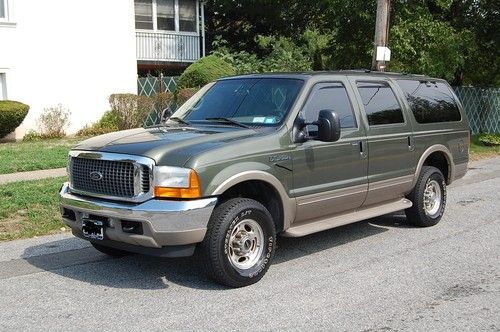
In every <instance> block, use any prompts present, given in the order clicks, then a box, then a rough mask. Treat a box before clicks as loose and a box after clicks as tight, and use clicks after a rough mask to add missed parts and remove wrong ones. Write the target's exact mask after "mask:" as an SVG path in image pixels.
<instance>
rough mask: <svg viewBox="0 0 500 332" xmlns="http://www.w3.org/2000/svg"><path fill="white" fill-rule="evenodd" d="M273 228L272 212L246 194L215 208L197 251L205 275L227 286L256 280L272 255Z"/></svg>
mask: <svg viewBox="0 0 500 332" xmlns="http://www.w3.org/2000/svg"><path fill="white" fill-rule="evenodd" d="M275 247H276V231H275V227H274V222H273V220H272V217H271V214H270V213H269V211H267V209H266V208H265V207H264V206H263V205H262V204H260V203H259V202H257V201H255V200H252V199H247V198H234V199H230V200H227V201H226V202H224V203H222V204H221V205H219V206H218V207H216V208H215V210H214V212H213V214H212V217H211V218H210V221H209V224H208V229H207V234H206V235H205V239H204V240H203V242H202V243H201V246H200V251H201V255H202V257H203V261H204V265H205V270H206V272H207V274H208V276H209V277H210V278H211V279H213V280H215V281H217V282H219V283H221V284H223V285H226V286H229V287H244V286H248V285H251V284H254V283H256V282H257V281H259V280H260V279H261V278H262V277H263V276H264V274H265V273H266V272H267V270H268V268H269V266H270V265H271V261H272V259H273V257H274V252H275Z"/></svg>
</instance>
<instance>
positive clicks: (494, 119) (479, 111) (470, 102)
mask: <svg viewBox="0 0 500 332" xmlns="http://www.w3.org/2000/svg"><path fill="white" fill-rule="evenodd" d="M453 89H454V90H455V93H456V94H457V96H458V98H459V99H460V101H461V102H462V105H463V106H464V110H465V113H466V114H467V117H468V118H469V123H470V127H471V130H472V133H473V134H479V133H500V88H473V87H454V88H453Z"/></svg>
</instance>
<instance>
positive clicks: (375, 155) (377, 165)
mask: <svg viewBox="0 0 500 332" xmlns="http://www.w3.org/2000/svg"><path fill="white" fill-rule="evenodd" d="M351 84H352V85H353V86H354V87H355V90H356V92H357V94H358V97H359V102H361V104H362V105H360V108H361V109H362V112H361V113H362V115H363V117H364V119H365V122H366V124H367V137H368V159H369V161H368V194H367V196H366V200H365V202H364V206H369V205H372V204H377V203H381V202H385V201H389V200H392V199H396V198H399V197H402V196H403V195H404V194H405V193H407V192H408V191H410V190H411V185H412V181H413V174H414V172H415V157H414V150H415V146H414V142H413V140H414V138H413V131H412V128H411V123H410V121H408V119H407V115H406V112H403V107H404V106H403V105H404V102H403V100H402V99H401V96H399V95H397V94H396V93H395V88H394V86H393V83H392V82H390V81H389V80H387V79H378V78H377V79H365V78H359V79H356V78H352V79H351Z"/></svg>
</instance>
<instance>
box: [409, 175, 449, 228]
mask: <svg viewBox="0 0 500 332" xmlns="http://www.w3.org/2000/svg"><path fill="white" fill-rule="evenodd" d="M408 199H409V200H410V201H412V203H413V206H412V207H411V208H409V209H406V210H405V212H406V217H407V219H408V221H409V222H410V223H411V224H413V225H415V226H419V227H429V226H434V225H436V224H437V223H438V222H439V221H440V220H441V217H442V216H443V214H444V210H445V207H446V182H445V179H444V176H443V173H441V171H440V170H439V169H437V168H436V167H432V166H424V167H422V171H421V173H420V176H419V178H418V180H417V183H416V185H415V188H413V191H412V192H411V193H410V194H409V195H408Z"/></svg>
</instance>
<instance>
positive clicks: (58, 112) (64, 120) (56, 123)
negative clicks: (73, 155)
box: [37, 104, 71, 138]
mask: <svg viewBox="0 0 500 332" xmlns="http://www.w3.org/2000/svg"><path fill="white" fill-rule="evenodd" d="M70 115H71V112H70V111H69V110H68V109H65V108H63V107H62V105H61V104H59V105H57V106H55V107H50V108H45V109H44V110H43V113H42V114H41V115H40V117H39V118H38V121H37V123H38V129H39V130H40V134H41V135H42V136H43V137H44V138H61V137H64V136H66V128H67V127H68V126H69V124H70V122H69V117H70Z"/></svg>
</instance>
